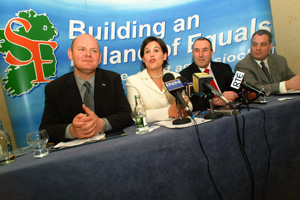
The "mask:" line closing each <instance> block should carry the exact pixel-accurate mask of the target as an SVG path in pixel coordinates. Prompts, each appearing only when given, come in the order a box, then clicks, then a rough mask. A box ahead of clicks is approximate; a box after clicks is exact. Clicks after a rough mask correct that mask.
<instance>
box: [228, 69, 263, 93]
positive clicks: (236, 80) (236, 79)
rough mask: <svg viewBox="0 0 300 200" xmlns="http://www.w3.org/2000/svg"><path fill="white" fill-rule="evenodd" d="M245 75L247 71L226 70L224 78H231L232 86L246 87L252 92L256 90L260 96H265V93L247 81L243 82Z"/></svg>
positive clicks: (237, 87) (235, 87) (236, 87)
mask: <svg viewBox="0 0 300 200" xmlns="http://www.w3.org/2000/svg"><path fill="white" fill-rule="evenodd" d="M244 76H245V73H243V72H240V71H236V72H235V74H233V73H232V72H226V73H225V74H224V80H230V81H232V82H231V85H230V86H231V87H232V88H234V89H240V87H242V88H244V89H245V90H248V91H250V92H254V93H256V94H257V95H259V96H264V95H265V94H264V93H263V92H262V91H260V90H259V89H257V88H255V87H253V86H251V85H248V84H247V83H245V82H243V78H244Z"/></svg>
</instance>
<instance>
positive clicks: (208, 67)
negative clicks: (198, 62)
mask: <svg viewBox="0 0 300 200" xmlns="http://www.w3.org/2000/svg"><path fill="white" fill-rule="evenodd" d="M198 68H199V70H200V71H201V73H204V70H205V69H209V74H210V75H212V76H213V72H212V70H211V66H210V62H209V63H208V66H207V67H206V68H201V67H198Z"/></svg>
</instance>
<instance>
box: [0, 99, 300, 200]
mask: <svg viewBox="0 0 300 200" xmlns="http://www.w3.org/2000/svg"><path fill="white" fill-rule="evenodd" d="M280 97H293V99H291V100H286V101H278V100H277V99H278V98H280ZM250 107H255V108H256V109H254V108H250V111H248V110H247V109H242V110H241V114H239V115H238V120H239V126H240V136H241V137H242V139H243V140H244V142H245V151H246V154H247V157H248V159H249V162H250V165H251V168H252V171H253V177H254V192H253V195H254V199H268V200H277V199H278V200H279V199H280V200H282V199H285V200H287V199H300V189H299V188H300V134H299V133H300V117H299V114H298V113H299V111H300V96H299V95H285V96H272V97H271V102H270V103H268V104H266V105H260V104H251V105H250ZM264 113H265V118H266V120H265V130H266V131H265V132H264ZM243 119H244V120H243ZM243 122H245V123H243ZM243 129H244V132H243ZM198 130H199V133H200V134H199V135H200V139H201V142H202V145H203V148H204V150H205V153H206V154H207V157H208V159H209V164H210V171H211V175H212V178H213V180H214V182H215V185H216V187H217V189H218V190H219V191H220V194H221V195H222V197H223V199H230V200H234V199H238V200H241V199H243V200H244V199H251V184H250V179H249V174H248V171H247V169H246V167H245V162H244V160H243V157H242V154H241V151H240V149H239V146H238V142H237V132H236V124H235V120H234V117H232V116H226V117H223V118H220V119H217V120H215V121H212V122H208V123H204V124H201V125H199V126H198ZM125 131H126V132H127V134H128V135H127V136H124V137H120V138H116V139H111V140H107V141H103V142H97V143H93V144H89V145H83V146H79V147H75V148H69V149H65V150H61V151H56V152H53V153H50V154H49V156H47V157H45V158H43V159H34V158H33V156H32V155H31V154H28V155H24V156H21V157H18V158H16V160H15V162H14V163H13V164H10V165H6V166H1V167H0V199H5V200H10V199H21V200H23V199H24V200H26V199H30V200H31V199H48V200H50V199H76V200H77V199H114V200H115V199H131V200H134V199H136V200H141V199H143V200H144V199H146V200H147V199H155V200H156V199H163V200H168V199H170V200H171V199H172V200H174V199H179V200H182V199H184V200H186V199H205V200H207V199H209V200H214V199H219V198H218V195H217V193H216V190H215V188H214V187H213V184H212V181H211V179H210V177H209V174H208V164H207V160H206V159H205V156H204V154H203V152H202V150H201V148H200V145H199V142H198V136H197V133H196V131H195V127H188V128H184V129H168V128H165V127H160V128H158V129H156V130H154V131H153V132H151V133H147V134H143V135H136V134H135V133H134V131H135V128H134V127H128V128H126V129H125ZM265 133H266V138H267V141H268V143H269V146H270V148H271V157H270V160H269V161H270V167H269V173H268V176H267V172H268V158H269V150H268V145H267V143H266V138H265ZM266 176H267V182H266V185H265V189H264V182H265V180H266ZM263 194H264V195H263Z"/></svg>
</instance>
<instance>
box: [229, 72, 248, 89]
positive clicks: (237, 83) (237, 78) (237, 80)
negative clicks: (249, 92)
mask: <svg viewBox="0 0 300 200" xmlns="http://www.w3.org/2000/svg"><path fill="white" fill-rule="evenodd" d="M244 76H245V73H244V72H240V71H236V72H235V74H234V77H233V79H232V82H231V85H230V86H231V87H232V88H235V89H237V90H238V89H240V87H241V83H242V82H243V78H244Z"/></svg>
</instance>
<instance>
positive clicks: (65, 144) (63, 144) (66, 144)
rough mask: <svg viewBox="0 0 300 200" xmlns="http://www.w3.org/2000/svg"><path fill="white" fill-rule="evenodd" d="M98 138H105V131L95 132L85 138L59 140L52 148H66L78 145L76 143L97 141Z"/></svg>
mask: <svg viewBox="0 0 300 200" xmlns="http://www.w3.org/2000/svg"><path fill="white" fill-rule="evenodd" d="M99 140H105V133H102V134H96V135H94V136H93V137H90V138H86V139H76V140H71V141H68V142H60V143H58V144H57V145H55V146H54V147H53V148H55V149H63V148H66V147H73V146H78V145H81V144H85V143H90V142H95V141H99Z"/></svg>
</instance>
